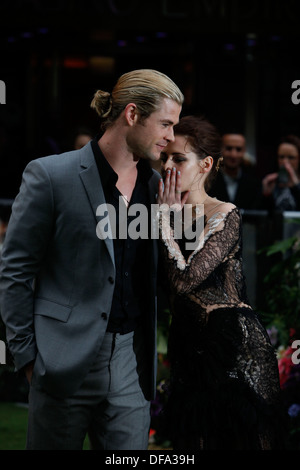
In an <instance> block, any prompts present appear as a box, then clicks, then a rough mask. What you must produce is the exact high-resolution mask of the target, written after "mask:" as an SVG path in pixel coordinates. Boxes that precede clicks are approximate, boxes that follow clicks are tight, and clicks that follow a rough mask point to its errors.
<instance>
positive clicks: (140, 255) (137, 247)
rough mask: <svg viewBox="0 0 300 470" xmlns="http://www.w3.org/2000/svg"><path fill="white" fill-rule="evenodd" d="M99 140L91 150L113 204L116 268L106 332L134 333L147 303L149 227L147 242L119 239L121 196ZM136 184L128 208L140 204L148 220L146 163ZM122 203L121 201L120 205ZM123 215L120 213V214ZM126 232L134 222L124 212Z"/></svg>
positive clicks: (108, 200)
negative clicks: (146, 213)
mask: <svg viewBox="0 0 300 470" xmlns="http://www.w3.org/2000/svg"><path fill="white" fill-rule="evenodd" d="M99 138H100V136H97V137H96V138H95V139H93V140H92V141H91V146H92V149H93V153H94V156H95V160H96V164H97V167H98V171H99V175H100V179H101V183H102V186H103V191H104V196H105V200H106V203H107V204H112V205H113V206H114V208H115V211H116V237H114V240H113V243H114V256H115V267H116V278H115V288H114V295H113V301H112V307H111V312H110V318H109V322H108V327H107V331H110V332H114V333H121V334H125V333H128V332H130V331H133V330H134V329H135V327H136V325H137V324H138V323H139V321H140V320H141V318H142V315H143V311H144V310H145V305H147V302H148V292H149V285H150V280H149V272H150V250H149V248H150V244H149V238H150V235H149V233H150V224H149V220H148V227H149V230H148V235H147V239H142V238H137V239H136V240H135V239H132V238H130V237H129V236H128V232H127V238H125V239H122V238H119V237H118V233H119V228H120V227H119V204H120V201H119V198H120V197H121V196H122V194H121V193H120V191H119V190H118V188H117V187H116V184H117V180H118V175H117V174H116V173H115V171H114V170H113V169H112V167H111V166H110V164H109V163H108V161H107V160H106V158H105V157H104V155H103V153H102V152H101V150H100V147H99V145H98V140H99ZM137 170H138V174H137V180H136V184H135V187H134V190H133V193H132V197H131V200H130V205H129V207H130V206H131V205H133V204H137V203H138V204H143V205H145V206H146V207H147V211H148V214H149V216H150V200H149V193H148V180H149V178H150V177H151V175H152V169H151V167H150V165H149V163H148V162H147V161H146V160H142V159H141V160H140V161H139V162H138V164H137ZM122 203H123V202H122V201H121V204H122ZM124 212H125V207H124V211H123V209H122V212H121V213H122V214H124ZM125 213H126V216H127V228H128V226H129V225H130V223H131V222H132V220H133V218H134V217H133V216H131V217H129V216H128V214H127V212H125ZM125 223H126V222H125Z"/></svg>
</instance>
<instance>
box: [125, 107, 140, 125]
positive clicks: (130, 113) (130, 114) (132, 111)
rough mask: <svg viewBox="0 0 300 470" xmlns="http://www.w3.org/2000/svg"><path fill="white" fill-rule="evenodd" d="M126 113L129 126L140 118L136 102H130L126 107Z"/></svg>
mask: <svg viewBox="0 0 300 470" xmlns="http://www.w3.org/2000/svg"><path fill="white" fill-rule="evenodd" d="M124 115H125V119H126V121H127V123H128V124H129V126H133V124H135V123H136V122H137V120H138V112H137V106H136V104H134V103H129V104H127V106H126V107H125V109H124Z"/></svg>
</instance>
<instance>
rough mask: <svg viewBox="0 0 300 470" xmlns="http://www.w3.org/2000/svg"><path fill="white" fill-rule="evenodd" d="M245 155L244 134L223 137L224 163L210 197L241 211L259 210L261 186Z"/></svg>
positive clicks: (210, 191) (231, 134) (211, 189)
mask: <svg viewBox="0 0 300 470" xmlns="http://www.w3.org/2000/svg"><path fill="white" fill-rule="evenodd" d="M245 154H246V139H245V137H244V136H243V135H242V134H239V133H228V134H224V135H223V137H222V156H223V162H222V165H221V167H220V171H219V172H218V174H217V176H216V179H215V180H214V182H213V183H212V186H211V188H210V190H209V195H210V196H212V197H216V198H217V199H219V200H221V201H225V202H231V203H233V204H235V205H236V206H237V207H239V208H240V209H259V208H260V205H261V184H260V182H259V180H258V179H257V178H256V177H255V176H254V175H253V174H252V171H251V168H250V166H251V164H250V162H249V160H247V159H246V158H245Z"/></svg>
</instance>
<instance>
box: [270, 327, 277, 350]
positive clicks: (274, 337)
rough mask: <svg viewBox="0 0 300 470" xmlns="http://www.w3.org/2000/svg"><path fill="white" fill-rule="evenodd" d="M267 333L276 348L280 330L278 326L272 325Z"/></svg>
mask: <svg viewBox="0 0 300 470" xmlns="http://www.w3.org/2000/svg"><path fill="white" fill-rule="evenodd" d="M267 332H268V335H269V338H270V341H271V344H272V345H273V346H275V345H276V343H277V340H278V330H277V328H276V326H274V325H272V327H271V328H268V329H267Z"/></svg>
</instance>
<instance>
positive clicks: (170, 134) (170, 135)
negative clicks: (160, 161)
mask: <svg viewBox="0 0 300 470" xmlns="http://www.w3.org/2000/svg"><path fill="white" fill-rule="evenodd" d="M166 139H167V141H168V142H174V141H175V136H174V130H173V127H169V128H168V134H167V136H166Z"/></svg>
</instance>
